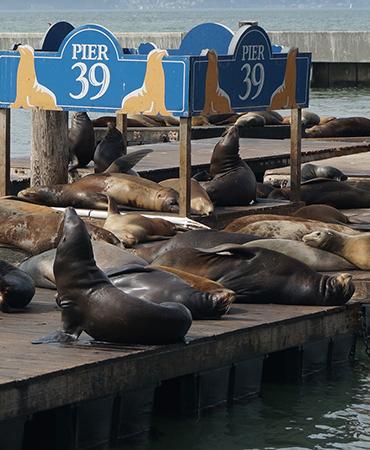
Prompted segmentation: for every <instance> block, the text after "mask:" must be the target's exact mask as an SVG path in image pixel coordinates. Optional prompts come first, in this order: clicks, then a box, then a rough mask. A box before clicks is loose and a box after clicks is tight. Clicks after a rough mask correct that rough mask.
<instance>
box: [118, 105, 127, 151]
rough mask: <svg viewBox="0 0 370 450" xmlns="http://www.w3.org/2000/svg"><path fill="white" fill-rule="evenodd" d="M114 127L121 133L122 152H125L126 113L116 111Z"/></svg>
mask: <svg viewBox="0 0 370 450" xmlns="http://www.w3.org/2000/svg"><path fill="white" fill-rule="evenodd" d="M116 128H117V130H119V131H120V132H121V133H122V137H123V150H122V152H123V154H124V155H126V154H127V114H120V113H118V114H117V116H116Z"/></svg>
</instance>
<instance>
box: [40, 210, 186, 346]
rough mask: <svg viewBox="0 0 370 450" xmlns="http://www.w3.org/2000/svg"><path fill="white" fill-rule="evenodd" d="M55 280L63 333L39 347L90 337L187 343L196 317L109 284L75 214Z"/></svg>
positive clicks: (67, 218) (69, 213)
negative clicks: (84, 335)
mask: <svg viewBox="0 0 370 450" xmlns="http://www.w3.org/2000/svg"><path fill="white" fill-rule="evenodd" d="M54 275H55V282H56V286H57V291H58V295H57V303H58V305H59V306H60V307H61V308H62V326H63V329H62V331H61V332H57V333H56V334H53V335H52V336H47V337H45V338H42V339H40V340H38V341H36V342H53V341H63V340H64V341H68V340H76V339H78V337H79V335H80V334H81V332H82V331H85V332H86V333H87V334H88V335H90V336H91V337H93V338H94V339H97V340H101V341H109V342H123V343H133V344H148V345H152V344H165V343H170V342H176V341H179V340H181V339H182V338H183V337H184V336H185V334H186V333H187V331H188V329H189V328H190V325H191V322H192V317H191V313H190V311H189V310H188V308H186V307H185V306H184V305H182V304H179V303H174V302H166V303H163V304H160V305H158V304H155V303H153V302H151V301H148V300H141V299H139V298H137V297H134V296H132V295H128V294H126V293H124V292H123V291H121V290H120V289H118V288H117V287H115V286H114V285H113V284H112V283H111V282H110V281H109V279H108V277H107V276H106V275H105V274H104V272H102V271H101V270H100V269H99V268H98V267H97V265H96V263H95V260H94V254H93V249H92V246H91V241H90V237H89V234H88V232H87V229H86V227H85V225H84V223H83V221H82V220H81V219H80V218H79V217H78V215H77V214H76V212H75V211H74V209H73V208H67V210H66V211H65V214H64V225H63V236H62V239H61V240H60V242H59V245H58V247H57V251H56V255H55V262H54Z"/></svg>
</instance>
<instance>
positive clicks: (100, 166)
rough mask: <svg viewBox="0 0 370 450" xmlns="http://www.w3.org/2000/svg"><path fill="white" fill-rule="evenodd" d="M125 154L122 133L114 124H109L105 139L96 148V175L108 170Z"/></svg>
mask: <svg viewBox="0 0 370 450" xmlns="http://www.w3.org/2000/svg"><path fill="white" fill-rule="evenodd" d="M122 154H123V137H122V133H121V132H120V131H119V130H117V128H116V127H115V126H114V125H113V123H112V122H109V123H108V129H107V132H106V133H105V135H104V137H103V139H102V140H101V141H100V142H99V144H98V145H97V146H96V149H95V152H94V167H95V173H101V172H104V170H106V169H107V168H108V167H109V166H110V165H111V164H112V162H113V161H115V160H116V159H117V158H119V157H120V156H122Z"/></svg>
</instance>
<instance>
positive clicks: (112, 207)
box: [103, 197, 178, 247]
mask: <svg viewBox="0 0 370 450" xmlns="http://www.w3.org/2000/svg"><path fill="white" fill-rule="evenodd" d="M103 228H104V229H105V230H108V231H110V232H111V233H113V234H114V235H115V236H117V237H118V238H119V239H120V240H121V241H122V242H123V243H124V245H125V246H126V247H132V246H133V245H137V244H139V243H141V242H149V241H156V240H158V239H163V238H165V239H166V238H167V237H168V236H174V235H175V234H176V231H177V230H178V227H177V226H176V225H175V224H173V223H171V222H169V221H168V220H164V219H160V218H155V217H153V218H150V217H145V216H143V215H141V214H131V213H130V214H124V215H121V214H120V212H119V209H118V207H117V204H116V202H115V201H114V200H113V199H112V198H111V197H108V216H107V218H106V220H105V222H104V226H103Z"/></svg>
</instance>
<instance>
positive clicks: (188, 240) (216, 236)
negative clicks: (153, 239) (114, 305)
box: [135, 230, 261, 263]
mask: <svg viewBox="0 0 370 450" xmlns="http://www.w3.org/2000/svg"><path fill="white" fill-rule="evenodd" d="M258 239H261V238H260V237H259V236H255V235H248V234H242V233H227V232H225V231H217V230H192V231H187V232H186V233H179V234H176V236H174V237H173V238H171V239H169V240H168V241H165V242H164V243H163V242H159V243H156V244H154V245H152V246H150V247H140V248H136V249H135V254H136V255H138V256H140V257H141V258H144V259H145V260H146V261H148V262H149V263H150V262H152V261H153V260H154V259H155V258H157V257H158V256H160V255H163V254H164V253H166V252H168V251H170V250H173V249H179V248H182V247H189V248H200V247H201V248H211V247H215V246H217V245H220V244H225V243H231V244H244V243H245V242H250V241H255V240H258Z"/></svg>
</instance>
